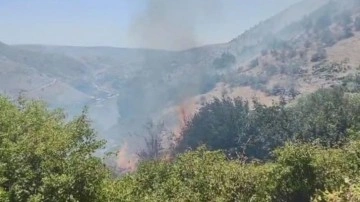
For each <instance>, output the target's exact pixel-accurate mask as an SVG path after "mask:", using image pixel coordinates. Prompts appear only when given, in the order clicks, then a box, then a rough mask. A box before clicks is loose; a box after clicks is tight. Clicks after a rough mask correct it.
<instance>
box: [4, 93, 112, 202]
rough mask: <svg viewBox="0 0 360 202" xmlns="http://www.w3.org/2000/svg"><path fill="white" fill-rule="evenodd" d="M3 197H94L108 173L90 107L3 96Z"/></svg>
mask: <svg viewBox="0 0 360 202" xmlns="http://www.w3.org/2000/svg"><path fill="white" fill-rule="evenodd" d="M0 111H1V113H0V201H19V202H21V201H95V200H96V198H97V195H98V192H99V190H101V187H100V185H101V183H102V180H103V179H104V178H105V177H106V176H107V175H108V172H107V170H106V168H105V167H104V166H103V164H102V162H101V160H100V159H98V158H96V157H94V156H92V154H93V153H94V151H95V150H97V149H99V148H101V147H102V146H103V142H102V141H97V140H96V139H95V133H94V131H93V130H92V129H91V127H90V122H89V120H88V119H87V117H86V112H85V111H84V113H83V114H81V115H80V116H78V117H76V118H74V119H73V120H71V121H66V120H65V114H64V113H63V112H61V111H52V110H48V109H47V107H46V106H45V104H43V103H42V102H38V101H25V100H23V99H20V100H19V101H18V102H16V103H14V102H12V101H10V100H9V99H8V98H4V97H1V98H0Z"/></svg>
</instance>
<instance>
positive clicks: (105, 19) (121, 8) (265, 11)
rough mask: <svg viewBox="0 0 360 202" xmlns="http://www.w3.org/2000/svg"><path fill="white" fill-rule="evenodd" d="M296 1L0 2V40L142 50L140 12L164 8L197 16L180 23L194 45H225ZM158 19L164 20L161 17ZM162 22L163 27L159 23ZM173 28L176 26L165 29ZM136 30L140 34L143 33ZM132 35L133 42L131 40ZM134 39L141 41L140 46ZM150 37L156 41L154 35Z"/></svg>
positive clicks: (95, 0) (67, 0)
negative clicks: (188, 27) (185, 26)
mask: <svg viewBox="0 0 360 202" xmlns="http://www.w3.org/2000/svg"><path fill="white" fill-rule="evenodd" d="M298 1H299V0H187V1H182V0H0V28H1V32H0V41H2V42H4V43H8V44H52V45H81V46H120V47H139V46H142V42H144V41H146V40H151V41H152V40H153V39H147V37H146V36H147V35H146V33H145V34H141V35H138V34H137V31H136V30H139V28H138V26H137V25H138V24H137V23H139V21H141V20H142V19H145V18H148V17H147V15H144V13H147V12H149V9H151V11H150V13H151V12H163V11H161V9H167V10H166V12H165V13H167V14H166V15H169V14H170V15H171V13H175V12H176V10H174V9H177V8H178V6H182V9H183V10H182V11H181V13H180V12H178V16H177V18H179V15H180V18H181V15H184V16H187V15H189V16H191V17H196V20H194V22H192V21H193V20H189V19H188V18H183V19H184V20H186V21H187V24H189V21H190V22H191V23H190V24H191V29H193V30H192V31H193V35H194V37H195V38H196V40H197V42H196V45H203V44H209V43H219V42H227V41H229V40H231V39H232V38H234V37H236V36H237V35H239V34H241V33H242V32H243V31H245V30H246V29H248V28H250V27H252V26H254V25H255V24H257V23H258V22H260V21H262V20H265V19H267V18H268V17H270V16H272V15H274V14H276V13H278V12H279V11H281V10H283V9H285V8H286V7H288V6H289V5H291V4H293V3H295V2H298ZM154 2H156V4H155V3H154ZM159 2H160V3H159ZM164 2H165V3H164ZM172 2H175V3H174V5H173V6H169V4H172ZM176 2H177V3H176ZM179 2H180V3H179ZM189 2H191V4H193V2H194V5H185V6H184V5H183V4H188V3H189ZM208 2H211V3H208ZM149 4H153V5H149ZM159 4H167V5H166V6H164V7H161V8H158V7H156V6H159ZM178 4H179V5H178ZM208 4H209V6H208ZM210 4H212V7H211V5H210ZM204 6H208V7H209V10H208V13H205V12H203V10H204V8H203V7H204ZM189 8H191V12H192V13H190V11H189V13H187V10H186V9H189ZM179 9H180V8H179ZM206 9H207V8H206ZM159 10H160V11H159ZM198 10H199V13H200V10H201V12H202V13H203V14H201V15H197V13H198ZM204 13H205V14H204ZM166 15H165V16H166ZM141 17H142V18H141ZM144 17H145V18H144ZM156 17H159V16H156ZM160 17H164V16H161V15H160ZM167 17H168V16H166V17H165V18H167ZM157 19H158V18H155V17H154V18H152V17H150V18H149V19H148V20H149V21H150V23H151V22H152V20H157ZM177 20H178V21H173V20H169V21H166V20H165V21H166V22H170V23H173V22H176V23H179V22H180V21H179V19H177ZM161 21H162V23H163V21H164V20H161ZM182 22H183V21H181V22H180V23H182ZM151 26H152V24H150V25H149V24H147V27H146V29H148V28H149V27H151ZM158 26H162V24H160V25H158ZM134 27H136V29H134ZM179 27H181V26H179ZM172 28H176V27H174V26H173V27H170V28H169V29H172ZM146 29H145V30H146ZM141 30H142V32H145V31H144V28H142V29H141ZM134 34H136V36H137V37H136V38H135V37H133V35H134ZM160 36H161V35H160ZM139 37H142V41H141V40H139ZM152 37H156V33H155V36H152ZM159 40H162V39H161V37H160V38H159V39H157V41H159ZM143 46H145V45H143Z"/></svg>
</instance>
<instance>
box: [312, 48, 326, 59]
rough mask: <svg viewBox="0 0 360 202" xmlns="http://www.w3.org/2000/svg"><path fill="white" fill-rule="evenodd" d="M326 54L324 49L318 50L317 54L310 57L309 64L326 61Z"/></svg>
mask: <svg viewBox="0 0 360 202" xmlns="http://www.w3.org/2000/svg"><path fill="white" fill-rule="evenodd" d="M326 57H327V53H326V50H325V49H319V50H318V51H317V53H315V54H314V55H312V56H311V62H320V61H322V60H324V59H326Z"/></svg>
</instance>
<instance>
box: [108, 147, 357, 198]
mask: <svg viewBox="0 0 360 202" xmlns="http://www.w3.org/2000/svg"><path fill="white" fill-rule="evenodd" d="M359 145H360V143H359V142H357V141H355V142H352V143H350V144H348V145H346V146H344V147H343V148H339V149H327V148H325V147H322V146H316V145H309V144H296V143H289V144H286V145H285V146H284V147H282V148H280V149H277V150H275V152H274V157H275V160H274V161H273V162H268V163H265V164H259V163H256V162H253V163H243V162H240V161H235V160H228V159H227V158H226V156H225V154H224V153H222V152H220V151H208V150H207V149H206V148H205V147H200V148H199V149H197V150H196V151H190V152H186V153H184V154H181V155H179V156H178V158H176V160H175V161H174V162H171V163H170V162H165V161H151V162H146V163H143V164H142V165H141V166H140V167H139V169H138V171H137V172H136V173H134V174H129V175H127V176H125V177H124V178H122V179H120V180H118V181H112V183H109V184H106V185H105V187H104V190H105V191H104V192H103V193H104V195H103V197H104V198H103V200H104V201H274V202H275V201H276V202H278V201H280V202H281V201H284V202H288V201H359V198H358V197H359V194H360V190H359V186H360V184H359V181H356V179H359V177H360V175H359V174H358V168H359V165H360V159H359V156H357V154H358V153H359V152H360V147H358V146H359ZM349 179H351V180H349Z"/></svg>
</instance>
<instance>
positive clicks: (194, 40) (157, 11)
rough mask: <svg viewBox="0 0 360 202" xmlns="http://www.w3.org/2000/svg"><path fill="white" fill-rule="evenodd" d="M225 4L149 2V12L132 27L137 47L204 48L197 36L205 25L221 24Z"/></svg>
mask: <svg viewBox="0 0 360 202" xmlns="http://www.w3.org/2000/svg"><path fill="white" fill-rule="evenodd" d="M221 2H222V1H221V0H179V1H178V0H146V7H145V10H144V11H143V12H142V13H140V14H139V15H138V16H136V17H135V19H134V21H133V22H132V23H131V24H130V27H129V33H128V34H129V38H130V40H131V41H132V43H133V44H134V45H135V46H137V47H142V48H153V49H167V50H183V49H187V48H191V47H195V46H199V45H202V43H201V40H200V39H199V38H198V36H197V34H196V27H197V26H198V25H199V24H201V23H206V22H209V19H210V21H215V20H219V19H220V18H221V16H222V15H221V13H222V12H221V10H222V3H221Z"/></svg>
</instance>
